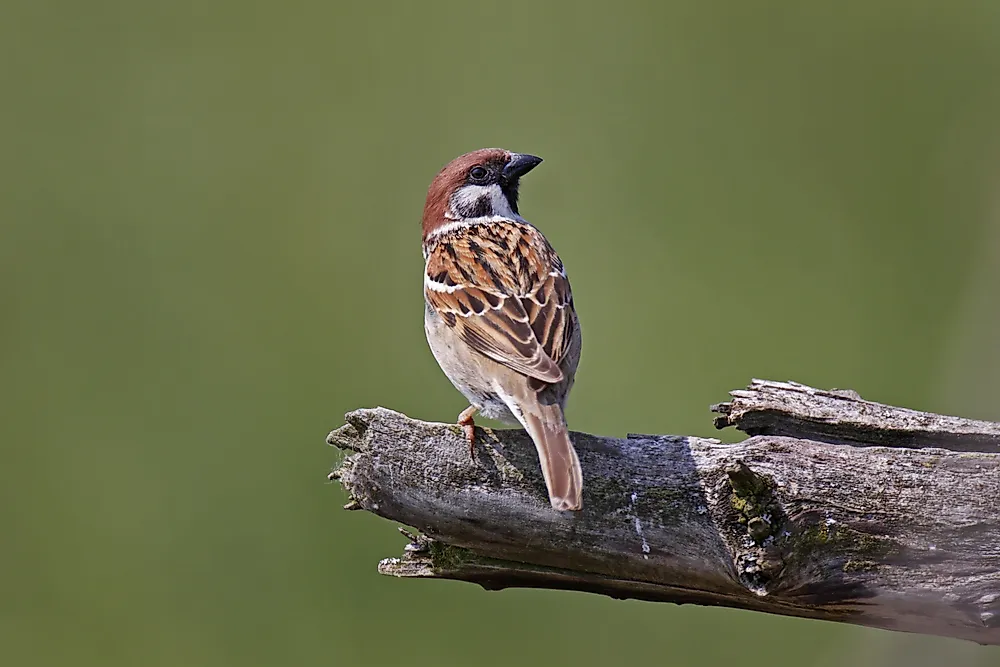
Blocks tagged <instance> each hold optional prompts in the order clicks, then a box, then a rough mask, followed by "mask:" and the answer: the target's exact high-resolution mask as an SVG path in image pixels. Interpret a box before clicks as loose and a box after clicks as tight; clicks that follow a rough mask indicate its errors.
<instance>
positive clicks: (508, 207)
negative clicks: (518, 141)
mask: <svg viewBox="0 0 1000 667" xmlns="http://www.w3.org/2000/svg"><path fill="white" fill-rule="evenodd" d="M541 161H542V158H540V157H535V156H534V155H526V154H524V153H512V152H511V151H508V150H504V149H502V148H483V149H480V150H478V151H473V152H472V153H466V154H465V155H461V156H459V157H457V158H455V159H454V160H452V161H451V162H449V163H448V164H447V165H446V166H445V167H444V169H442V170H441V171H440V172H438V175H437V176H435V177H434V180H433V181H432V182H431V186H430V188H428V190H427V202H426V203H425V204H424V219H423V228H424V230H423V231H424V240H426V239H427V237H428V236H429V235H430V234H432V233H433V232H434V231H436V230H439V229H441V228H443V227H445V226H447V225H451V224H462V223H468V222H474V221H476V220H477V219H482V218H486V219H489V218H508V219H511V220H517V219H518V218H519V216H518V213H517V187H518V183H519V180H520V178H521V176H523V175H524V174H526V173H528V172H529V171H531V170H532V169H534V168H535V167H536V166H538V163H540V162H541Z"/></svg>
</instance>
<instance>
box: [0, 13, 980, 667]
mask: <svg viewBox="0 0 1000 667" xmlns="http://www.w3.org/2000/svg"><path fill="white" fill-rule="evenodd" d="M0 54H2V58H3V65H2V66H0V86H2V88H0V90H2V91H3V102H2V104H0V127H2V135H0V139H2V144H0V145H2V152H0V313H2V316H0V317H2V319H0V373H2V378H3V382H2V385H0V387H2V389H0V391H2V396H0V399H2V400H0V436H2V438H0V442H2V446H0V473H2V480H3V481H2V484H0V530H2V535H3V537H2V543H0V662H3V664H7V665H108V666H118V665H123V666H125V665H129V666H131V665H165V666H166V665H169V666H174V665H364V666H368V665H403V664H405V665H409V666H411V667H419V666H421V665H487V666H488V665H510V664H524V665H534V664H549V665H562V664H575V665H581V666H585V665H614V664H640V663H641V664H676V665H715V664H734V663H735V664H741V665H748V666H751V667H753V666H755V665H768V666H769V667H781V666H784V665H823V666H830V665H873V666H874V665H888V664H894V663H896V662H899V661H901V660H905V661H907V663H908V664H909V665H923V664H927V665H932V664H933V665H937V664H940V663H941V662H944V661H948V662H949V663H950V664H952V665H1000V651H997V650H995V649H986V648H980V647H976V646H972V645H968V644H963V643H959V642H954V641H948V640H940V639H932V638H920V637H914V636H906V635H896V634H891V633H886V632H879V631H872V630H863V629H858V628H853V627H848V626H838V625H832V624H824V623H819V622H811V621H802V620H792V619H785V618H778V617H770V616H763V615H756V614H752V613H746V612H737V611H731V610H720V609H705V608H698V607H676V606H672V605H665V604H648V603H640V602H616V601H612V600H608V599H604V598H600V597H596V596H588V595H584V594H574V593H559V592H548V591H505V592H500V593H487V592H484V591H482V590H479V589H478V588H476V587H473V586H470V585H462V584H453V583H450V582H415V581H396V580H390V579H388V578H381V577H379V576H378V575H377V574H376V573H375V564H376V562H377V561H378V559H379V558H381V557H384V556H390V555H396V554H398V553H399V552H400V550H401V548H402V546H403V542H404V541H403V539H402V538H401V537H400V536H399V535H398V534H397V533H396V531H395V526H394V525H393V524H391V523H389V522H386V521H382V520H380V519H378V518H376V517H374V516H368V515H365V514H363V513H348V512H343V511H341V510H340V509H339V508H340V505H341V504H342V503H343V502H344V494H343V492H342V490H341V489H340V487H339V486H337V485H335V484H329V483H327V482H326V473H327V472H328V471H329V469H330V468H331V466H332V465H333V464H334V463H335V462H336V460H337V459H338V454H337V452H336V451H334V450H332V449H330V448H328V447H327V446H325V444H324V438H325V436H326V433H327V431H328V430H329V429H331V428H333V427H336V426H338V425H340V423H341V421H342V415H343V413H344V412H346V411H348V410H350V409H353V408H356V407H362V406H374V405H384V406H388V407H392V408H394V409H397V410H401V411H404V412H406V413H408V414H410V415H412V416H415V417H420V418H424V419H432V420H442V421H445V420H451V419H453V418H454V416H455V415H456V414H457V413H458V412H459V410H461V409H462V408H463V407H464V404H463V402H462V400H461V397H460V396H459V394H458V393H457V392H456V391H454V389H452V387H451V385H450V384H449V382H448V381H447V380H446V379H445V378H444V376H443V375H442V374H441V372H440V371H439V369H438V368H437V366H436V364H435V362H434V360H433V358H432V357H431V355H430V353H429V351H428V350H427V347H426V343H425V341H424V336H423V330H422V320H421V318H422V309H423V304H422V299H421V294H420V273H421V268H422V260H421V255H420V248H419V244H420V239H419V235H420V233H419V218H420V212H421V207H422V204H423V197H424V192H425V189H426V187H427V184H428V182H429V181H430V179H431V178H432V177H433V175H434V174H435V173H436V171H437V170H438V169H439V168H440V167H441V166H442V165H443V164H444V163H445V162H447V161H448V160H449V159H450V158H452V157H454V156H455V155H457V154H459V153H463V152H465V151H468V150H472V149H474V148H479V147H483V146H503V147H506V148H510V149H514V150H520V151H526V152H531V153H535V154H538V155H541V156H543V157H544V158H545V164H544V165H543V166H542V167H541V168H539V169H537V170H536V171H535V172H533V173H532V174H531V176H530V177H528V178H527V179H526V181H525V183H524V188H523V195H522V196H523V199H522V213H524V214H525V216H526V217H527V218H528V219H529V220H531V221H533V222H535V223H536V224H538V225H539V226H540V227H541V228H542V229H543V230H544V231H545V233H546V234H547V235H548V236H549V238H550V239H551V241H552V242H553V243H554V244H555V246H556V247H557V248H558V250H559V252H560V254H561V255H562V257H563V259H564V261H565V263H566V266H567V267H568V270H569V272H570V276H571V278H572V280H573V286H574V292H575V296H576V302H577V304H578V308H579V312H580V314H581V317H582V323H583V327H584V340H585V342H584V353H583V362H582V365H581V368H580V372H579V375H578V377H577V385H576V389H575V391H574V395H573V398H572V400H571V402H570V409H569V419H570V423H571V425H572V427H573V428H575V429H578V430H585V431H590V432H595V433H602V434H623V433H625V432H626V431H635V432H647V433H652V432H666V433H686V434H698V435H713V434H714V432H713V429H712V427H711V415H710V414H709V412H708V405H709V404H710V403H713V402H718V401H720V400H723V399H725V396H726V392H727V391H728V390H730V389H734V388H738V387H741V386H743V385H745V384H746V383H747V382H748V380H749V379H750V378H751V377H754V376H756V377H764V378H771V379H795V380H798V381H801V382H806V383H810V384H814V385H818V386H822V387H827V386H837V387H851V388H854V389H857V390H858V391H860V392H861V394H862V395H864V396H866V397H869V398H872V399H875V400H880V401H884V402H889V403H896V404H902V405H906V406H909V407H913V408H919V409H927V410H934V411H943V412H952V413H959V414H963V415H966V416H970V417H979V418H987V419H990V418H992V419H1000V350H998V345H997V337H996V334H995V332H996V330H997V327H998V326H1000V303H998V301H1000V300H998V298H997V291H998V287H1000V197H998V189H997V184H998V177H1000V160H998V158H1000V122H998V119H1000V3H996V2H984V1H971V0H969V1H953V2H950V3H945V2H925V1H922V0H898V1H895V2H885V1H874V2H873V1H868V2H844V3H804V2H748V1H747V0H728V1H725V2H712V3H708V2H694V1H689V2H656V1H653V0H651V1H649V2H613V3H605V2H593V1H591V0H582V1H579V2H574V3H562V4H556V3H536V2H524V1H521V0H512V1H510V2H504V3H476V2H457V1H439V2H433V3H417V2H409V3H404V2H393V3H389V2H376V3H369V4H367V5H363V4H361V3H350V4H349V3H338V2H332V3H302V2H295V1H292V2H285V3H276V2H273V3H262V2H243V3H240V2H231V1H230V2H214V3H212V2H209V3H203V2H175V3H154V2H141V1H136V0H132V1H128V2H126V1H120V2H114V1H111V0H92V1H90V2H69V1H68V0H64V1H62V2H39V1H31V2H29V1H27V0H14V1H13V2H12V1H11V0H8V1H7V2H5V3H3V5H2V7H0ZM726 437H734V436H732V435H730V436H726Z"/></svg>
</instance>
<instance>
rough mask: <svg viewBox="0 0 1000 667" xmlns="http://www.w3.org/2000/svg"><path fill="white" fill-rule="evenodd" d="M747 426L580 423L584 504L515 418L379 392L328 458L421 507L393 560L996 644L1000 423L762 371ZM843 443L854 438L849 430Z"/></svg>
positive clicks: (727, 412)
mask: <svg viewBox="0 0 1000 667" xmlns="http://www.w3.org/2000/svg"><path fill="white" fill-rule="evenodd" d="M732 395H733V398H734V400H733V401H732V402H730V403H726V404H722V405H719V406H715V407H714V408H713V409H714V410H715V411H716V412H719V413H721V414H722V416H721V417H719V418H718V419H717V425H718V426H719V427H720V428H721V427H723V426H728V425H733V426H736V427H738V428H740V429H742V430H745V431H747V432H748V433H750V434H752V435H753V437H750V438H749V439H747V440H744V441H742V442H739V443H736V444H723V443H720V442H719V441H717V440H712V439H705V438H696V437H685V436H660V435H630V436H628V437H626V438H609V437H598V436H593V435H588V434H585V433H573V434H572V438H573V442H574V443H575V445H576V448H577V450H578V452H579V454H580V460H581V463H582V465H583V470H584V509H583V511H581V512H562V513H560V512H556V511H554V510H552V509H551V507H550V506H549V503H548V499H547V497H546V492H545V484H544V481H543V480H542V476H541V472H540V471H539V469H538V461H537V458H536V455H535V450H534V446H533V445H532V444H531V441H530V440H529V439H528V437H527V435H526V434H525V433H524V432H523V431H520V430H490V429H482V428H479V429H477V435H478V439H479V444H478V447H477V451H476V458H475V460H472V459H471V458H470V456H469V451H468V447H467V445H466V443H465V441H464V439H463V437H462V432H461V429H460V428H458V427H457V426H455V425H451V424H434V423H427V422H422V421H416V420H412V419H410V418H408V417H406V416H404V415H402V414H399V413H397V412H393V411H391V410H387V409H384V408H376V409H366V410H357V411H355V412H352V413H349V414H348V415H347V422H348V423H347V425H346V426H344V427H342V428H339V429H337V430H336V431H334V432H332V433H331V434H330V436H329V438H328V442H329V443H330V444H333V445H336V446H337V447H340V448H341V449H344V450H348V451H349V452H350V454H349V455H348V456H347V457H345V459H344V460H343V461H342V463H341V465H340V466H339V467H338V468H337V469H336V470H335V471H334V472H333V473H331V475H330V476H331V478H333V479H339V480H340V481H341V483H342V484H343V485H344V487H345V488H346V489H347V491H348V492H349V494H350V496H351V500H350V502H349V503H348V504H347V506H346V507H347V508H348V509H365V510H368V511H370V512H373V513H375V514H378V515H379V516H382V517H385V518H387V519H390V520H393V521H396V522H399V523H402V524H405V525H406V526H411V527H413V528H414V529H416V531H418V532H413V533H411V532H407V531H404V534H405V535H406V536H407V537H408V538H409V540H410V543H409V544H408V545H407V547H406V549H405V551H404V554H403V556H402V557H401V558H390V559H386V560H383V561H382V562H381V563H380V564H379V571H380V572H382V573H384V574H390V575H395V576H405V577H428V578H444V579H456V580H462V581H470V582H475V583H478V584H480V585H482V586H483V587H485V588H488V589H501V588H507V587H514V586H522V587H523V586H528V587H543V588H558V589H573V590H581V591H590V592H594V593H601V594H604V595H608V596H611V597H615V598H639V599H644V600H653V601H662V602H675V603H695V604H704V605H721V606H727V607H735V608H741V609H749V610H756V611H763V612H770V613H775V614H783V615H788V616H799V617H806V618H817V619H826V620H832V621H841V622H846V623H852V624H856V625H864V626H871V627H879V628H889V629H894V630H902V631H909V632H919V633H924V634H935V635H943V636H949V637H959V638H964V639H969V640H973V641H977V642H980V643H984V644H1000V519H998V516H997V501H998V500H1000V454H998V453H994V452H1000V425H998V424H992V423H989V422H979V421H972V420H965V419H959V418H955V417H944V416H940V415H930V414H926V413H919V412H914V411H911V410H905V409H902V408H893V407H889V406H883V405H879V404H877V403H871V402H868V401H863V400H861V399H860V397H858V396H857V394H855V393H853V392H845V391H822V390H817V389H813V388H810V387H805V386H804V385H798V384H793V383H773V382H762V381H754V383H753V384H752V385H751V386H750V387H749V388H748V389H747V390H745V391H744V390H741V391H736V392H732ZM845 444H849V445H854V446H844V445H845Z"/></svg>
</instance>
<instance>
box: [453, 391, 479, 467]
mask: <svg viewBox="0 0 1000 667" xmlns="http://www.w3.org/2000/svg"><path fill="white" fill-rule="evenodd" d="M477 412H479V408H477V407H475V406H474V405H470V406H469V407H467V408H466V409H464V410H462V412H461V413H460V414H459V415H458V425H459V426H461V427H462V432H463V433H464V434H465V439H466V440H467V441H468V443H469V456H470V457H472V460H473V461H475V460H476V422H475V420H474V419H473V417H474V416H475V414H476V413H477Z"/></svg>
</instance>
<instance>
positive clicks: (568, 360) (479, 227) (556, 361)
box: [422, 148, 583, 511]
mask: <svg viewBox="0 0 1000 667" xmlns="http://www.w3.org/2000/svg"><path fill="white" fill-rule="evenodd" d="M541 162H542V159H541V158H540V157H536V156H534V155H528V154H526V153H515V152H511V151H509V150H505V149H501V148H484V149H480V150H477V151H473V152H471V153H466V154H465V155H460V156H459V157H457V158H455V159H454V160H452V161H451V162H449V163H448V164H447V165H445V167H444V168H443V169H441V171H440V172H439V173H438V174H437V175H436V176H435V177H434V179H433V181H432V182H431V184H430V187H429V188H428V190H427V200H426V202H425V204H424V211H423V221H422V222H423V255H424V262H425V264H424V278H423V289H424V302H425V308H424V331H425V333H426V335H427V342H428V344H429V346H430V348H431V352H432V354H433V355H434V358H435V359H436V360H437V362H438V365H439V366H440V367H441V370H442V371H444V374H445V375H446V376H448V379H449V380H451V382H452V384H453V385H455V388H456V389H458V391H459V392H461V393H462V394H463V395H464V396H465V398H466V399H467V400H468V401H469V407H468V408H466V409H465V410H463V411H462V413H461V414H459V416H458V419H457V422H458V425H460V426H461V427H462V429H463V433H464V435H465V437H466V439H467V440H468V444H469V451H470V453H472V455H473V457H474V456H475V421H474V417H475V415H476V414H477V413H478V414H481V415H483V416H485V417H489V418H490V419H496V420H498V421H501V422H504V423H508V424H520V425H521V426H522V427H523V428H524V429H525V430H526V431H527V432H528V434H529V435H530V436H531V440H532V441H533V442H534V444H535V449H536V450H537V452H538V458H539V462H540V465H541V470H542V476H543V477H544V479H545V485H546V489H547V491H548V495H549V502H550V504H551V506H552V507H553V508H554V509H556V510H559V511H568V510H579V509H581V508H582V507H583V471H582V470H581V467H580V460H579V457H578V456H577V453H576V449H575V448H574V447H573V443H572V441H571V439H570V435H569V430H568V427H567V425H566V418H565V416H564V413H565V408H566V400H567V398H568V397H569V392H570V389H572V387H573V382H574V379H575V376H576V370H577V365H578V364H579V362H580V346H581V337H580V323H579V319H578V317H577V314H576V308H575V307H574V304H573V295H572V292H571V291H570V284H569V279H568V278H567V276H566V270H565V268H564V267H563V263H562V260H560V259H559V255H558V254H556V251H555V250H554V249H553V248H552V245H551V244H550V243H549V242H548V240H547V239H546V238H545V236H543V235H542V233H541V232H540V231H539V230H538V229H537V228H536V227H535V226H534V225H532V224H531V223H530V222H528V221H527V220H525V219H524V218H522V217H521V215H520V213H519V212H518V187H519V184H520V179H521V177H522V176H524V175H525V174H527V173H528V172H529V171H531V170H532V169H534V168H535V167H537V166H538V165H539V164H540V163H541Z"/></svg>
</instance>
